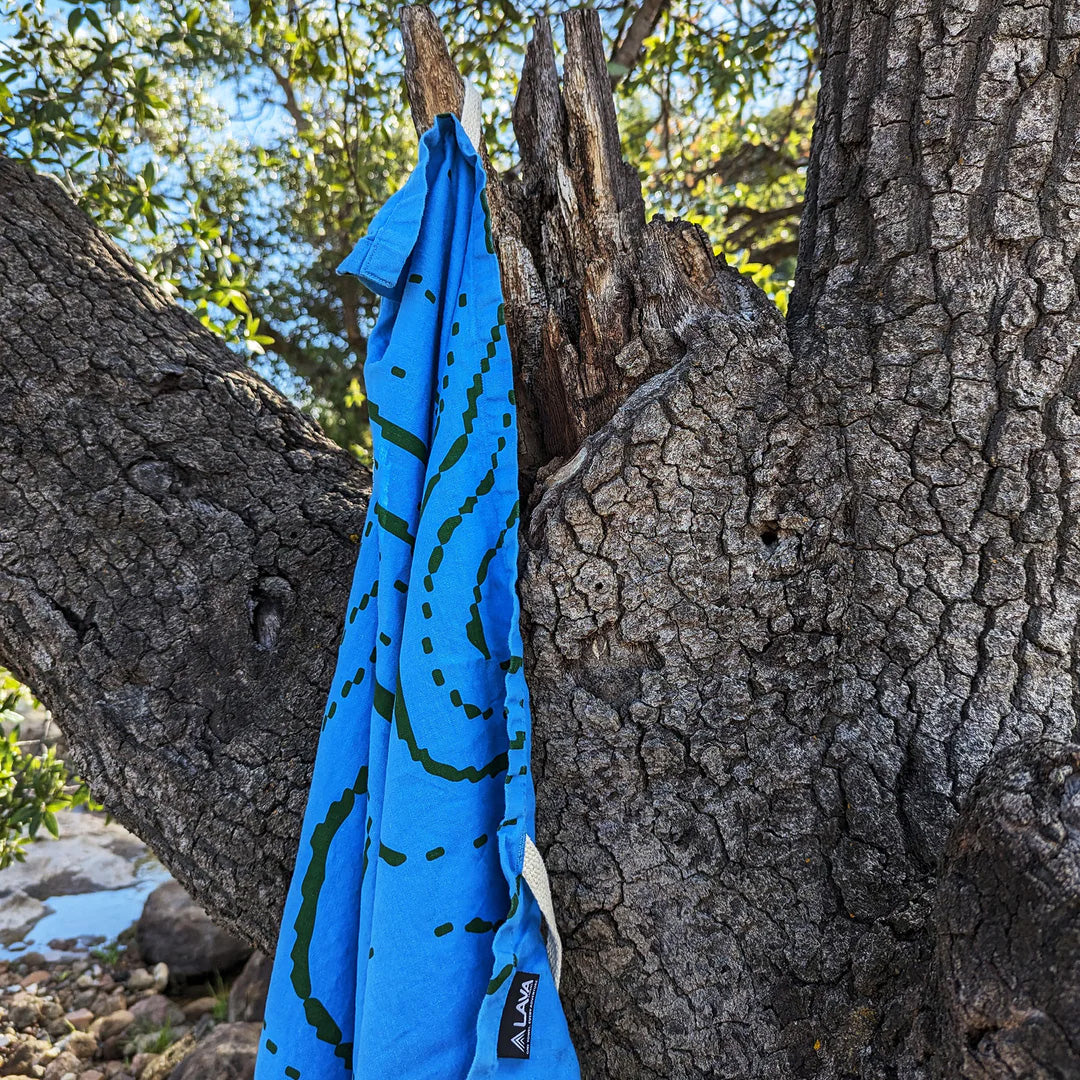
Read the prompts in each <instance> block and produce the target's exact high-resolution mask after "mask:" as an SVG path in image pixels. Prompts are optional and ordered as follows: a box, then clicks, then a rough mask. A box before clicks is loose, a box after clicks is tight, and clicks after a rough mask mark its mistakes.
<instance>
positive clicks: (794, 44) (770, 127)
mask: <svg viewBox="0 0 1080 1080" xmlns="http://www.w3.org/2000/svg"><path fill="white" fill-rule="evenodd" d="M434 7H435V10H436V13H437V15H438V16H439V18H440V20H441V22H442V25H443V26H444V27H445V28H446V29H447V31H448V37H449V38H450V40H451V45H452V48H453V50H454V52H455V60H456V61H457V63H458V64H459V67H460V68H461V70H462V71H464V72H466V73H467V74H468V75H469V77H470V78H471V79H472V80H473V82H474V83H475V84H476V85H477V86H478V88H479V89H480V90H481V92H482V93H483V94H484V96H485V98H486V102H487V104H486V108H485V113H486V117H487V119H488V122H489V125H490V127H489V130H488V138H489V142H490V149H491V151H492V153H493V157H494V159H495V160H496V162H497V164H499V165H500V166H501V167H507V166H509V165H511V164H512V161H513V132H512V130H511V127H510V123H509V115H510V104H511V101H512V98H513V93H514V91H515V87H516V79H517V75H518V70H519V67H520V56H521V54H522V52H523V50H524V46H525V42H526V41H527V38H528V33H529V27H530V23H531V21H532V20H533V19H534V18H535V17H536V15H537V14H540V13H543V12H547V13H550V11H549V9H547V8H546V7H544V6H543V5H536V4H518V5H515V4H513V3H510V2H507V0H480V2H478V3H473V4H469V5H463V6H462V5H454V4H450V3H446V2H443V3H437V4H435V5H434ZM603 20H604V27H605V31H606V33H607V35H608V37H609V41H610V47H611V53H610V55H611V57H612V60H611V63H610V72H611V78H612V82H613V83H614V84H616V86H617V95H616V96H617V101H618V105H619V108H620V113H621V116H620V119H621V125H622V130H623V133H624V142H625V153H626V156H627V158H628V160H630V161H633V162H637V163H638V164H639V167H640V171H641V175H642V180H643V183H644V188H645V192H646V198H647V199H648V202H649V205H650V208H651V209H652V210H654V211H657V212H665V213H677V214H680V215H682V216H684V217H688V218H689V219H690V220H694V221H697V222H699V223H700V224H701V225H702V226H704V227H705V228H706V230H707V231H708V232H709V233H710V235H711V236H712V237H713V239H714V240H715V241H716V243H717V245H718V249H720V248H722V249H723V250H724V251H725V253H726V254H727V255H728V258H729V259H730V260H731V261H733V262H734V263H736V265H738V266H739V267H740V268H741V269H742V270H744V271H745V272H748V273H751V274H753V275H754V277H755V279H756V280H758V281H759V282H761V283H763V284H765V285H766V287H767V288H768V289H769V290H770V291H771V292H772V293H773V294H774V296H775V298H776V299H777V301H778V302H779V303H780V304H781V305H783V303H784V302H785V299H786V288H787V284H788V282H789V280H790V278H791V276H792V272H793V265H794V252H795V246H796V243H797V222H798V214H799V210H800V208H801V193H802V184H803V165H804V162H805V160H806V157H807V153H808V136H809V127H810V118H811V106H812V70H813V63H812V61H813V43H814V37H813V27H812V22H811V17H810V15H809V13H808V10H807V9H806V8H804V7H803V6H801V5H799V4H797V3H794V2H792V0H749V2H743V0H729V2H726V3H724V4H720V5H714V4H712V3H709V2H707V0H671V2H660V3H653V4H648V3H646V4H642V5H640V6H639V5H634V4H629V5H626V6H623V5H611V6H609V7H608V8H606V9H605V10H604V12H603ZM0 26H3V27H4V30H5V32H4V34H3V35H2V42H3V43H2V44H0V138H2V144H0V145H2V147H3V150H4V152H5V153H7V154H8V155H9V156H14V157H18V158H23V159H26V160H27V161H29V162H31V163H32V164H33V165H34V166H35V167H36V168H38V169H39V170H43V171H48V172H51V173H53V174H55V175H56V176H57V177H58V179H59V180H60V181H61V183H62V184H63V185H64V186H65V188H66V189H67V190H68V191H69V192H70V193H71V194H72V195H73V196H75V197H76V198H77V199H78V200H79V201H80V202H81V203H82V205H83V206H84V207H85V208H86V210H87V211H88V212H89V213H90V214H91V215H92V217H93V218H94V219H95V220H96V221H97V222H98V223H99V224H100V225H102V226H103V227H104V228H106V229H107V230H108V231H109V232H111V233H112V234H113V235H114V236H116V237H117V238H118V239H119V240H120V241H121V242H122V243H123V245H124V246H125V247H126V248H127V249H128V250H129V251H130V252H131V254H132V255H133V257H134V258H135V259H136V260H137V261H138V262H139V263H140V264H141V265H142V266H143V267H144V268H145V269H146V271H147V272H148V273H149V274H150V275H151V277H153V278H154V279H155V280H157V281H158V282H159V283H160V284H163V285H165V286H166V287H167V288H168V289H169V290H171V291H172V292H173V294H174V295H175V296H176V297H177V298H178V299H180V300H181V301H182V302H183V303H185V304H187V305H188V306H190V307H191V309H192V310H193V311H194V312H195V313H196V314H197V315H198V317H199V318H200V319H201V320H202V321H203V322H204V323H205V324H206V325H208V326H210V327H212V328H214V329H215V330H216V331H218V332H219V333H221V334H223V335H225V336H226V337H227V338H228V339H229V340H231V341H232V342H234V343H235V344H236V345H237V347H241V348H246V349H247V350H249V351H250V353H251V354H252V362H253V363H254V364H255V365H257V366H258V368H259V369H260V371H261V372H262V373H263V374H268V375H270V376H271V377H272V378H274V379H275V380H276V381H277V382H278V384H279V385H281V386H283V387H284V388H285V389H286V390H287V391H288V392H289V393H290V394H291V395H292V396H293V397H294V398H295V399H297V400H298V401H300V402H301V404H302V405H304V406H305V407H306V408H307V409H308V410H309V411H311V412H312V413H313V414H314V415H315V416H316V417H317V418H318V419H319V420H320V422H321V423H322V424H323V426H324V428H326V430H327V431H328V433H329V434H330V435H331V436H332V437H334V438H336V439H337V440H339V441H340V442H342V443H343V444H345V445H351V446H353V447H355V448H356V449H357V450H358V451H359V452H360V453H364V452H365V449H364V448H365V444H366V438H367V436H366V413H365V408H364V404H365V399H364V394H363V374H362V372H363V358H364V345H365V341H366V338H367V333H368V330H369V329H370V327H371V325H372V320H373V317H374V313H375V312H374V306H373V301H372V298H371V297H370V296H367V295H365V294H364V293H363V292H362V291H361V290H360V289H359V288H358V287H357V286H356V285H355V284H354V283H353V282H352V281H351V279H346V278H339V277H337V276H336V275H335V273H334V268H335V267H336V265H337V263H338V262H339V261H340V260H341V259H342V258H343V257H344V255H345V254H346V253H347V252H348V250H349V249H350V248H351V246H352V244H353V242H354V241H355V239H356V237H357V236H359V235H360V234H361V233H362V232H363V231H364V229H365V227H366V225H367V223H368V222H369V220H370V218H371V216H372V215H373V213H374V212H375V210H376V209H377V208H378V206H379V205H381V203H382V202H383V201H384V200H385V199H386V197H387V196H388V195H389V194H390V193H391V192H392V191H393V190H394V188H395V187H396V186H397V185H398V184H399V183H400V182H401V181H402V179H403V178H404V176H405V175H406V173H407V171H408V169H409V167H410V164H411V162H412V161H413V160H414V153H415V135H414V133H413V131H412V128H411V125H410V123H409V122H408V117H407V107H406V102H405V96H404V89H403V83H402V72H401V61H400V50H401V44H400V36H399V32H398V29H397V10H396V7H394V6H391V5H380V4H373V3H366V2H362V3H359V4H348V5H346V4H343V3H341V2H340V0H303V2H301V0H270V2H268V0H250V2H249V5H248V6H246V7H245V5H244V4H231V3H226V2H224V0H181V2H175V0H150V2H140V3H134V2H132V0H77V2H71V0H64V2H58V0H0Z"/></svg>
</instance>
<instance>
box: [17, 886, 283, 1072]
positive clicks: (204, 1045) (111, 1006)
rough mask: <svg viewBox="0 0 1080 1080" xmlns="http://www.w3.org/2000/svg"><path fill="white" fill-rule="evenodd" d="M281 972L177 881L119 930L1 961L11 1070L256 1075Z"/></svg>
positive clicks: (162, 888) (153, 896) (53, 944)
mask: <svg viewBox="0 0 1080 1080" xmlns="http://www.w3.org/2000/svg"><path fill="white" fill-rule="evenodd" d="M68 944H69V943H65V942H50V945H51V947H52V950H53V951H63V949H64V947H65V946H66V945H68ZM269 972H270V964H269V962H268V960H267V959H266V957H264V956H263V955H262V954H261V953H255V954H253V955H251V954H250V950H249V949H247V948H246V947H245V946H244V945H242V944H241V943H239V942H237V941H235V940H234V939H232V938H230V937H229V936H228V935H227V934H225V933H224V932H223V931H221V930H219V929H218V928H217V927H216V926H214V925H213V923H211V922H210V920H209V919H208V918H207V917H206V915H205V914H204V913H203V912H202V911H201V910H200V909H199V908H198V907H197V906H196V905H195V904H194V903H193V902H192V901H191V900H190V899H188V897H187V895H186V894H185V893H184V892H183V890H182V889H181V888H180V886H179V885H177V884H176V883H175V882H168V883H166V884H164V885H162V886H160V887H159V888H158V889H156V890H155V891H154V892H153V893H152V894H151V896H150V899H149V900H148V901H147V903H146V907H145V909H144V911H143V915H142V917H141V918H140V920H139V922H138V924H137V925H136V926H135V927H134V928H133V929H132V930H131V931H128V932H127V933H126V934H124V935H122V936H121V939H120V940H119V941H117V942H114V943H111V944H109V945H107V946H105V947H102V948H97V949H95V950H93V951H92V952H91V953H90V954H87V955H84V956H77V955H76V956H68V957H66V958H63V959H59V960H53V961H47V960H46V959H45V957H44V955H43V954H41V953H30V952H28V953H24V954H21V955H19V956H18V958H17V959H9V960H5V961H0V1077H7V1078H9V1080H20V1078H31V1077H32V1078H34V1080H166V1078H167V1077H171V1078H172V1080H250V1078H251V1077H252V1076H253V1075H254V1068H255V1052H256V1048H257V1046H258V1039H259V1032H260V1031H261V1028H262V1023H261V1021H262V1010H263V1003H264V1002H265V998H266V985H267V981H268V979H269Z"/></svg>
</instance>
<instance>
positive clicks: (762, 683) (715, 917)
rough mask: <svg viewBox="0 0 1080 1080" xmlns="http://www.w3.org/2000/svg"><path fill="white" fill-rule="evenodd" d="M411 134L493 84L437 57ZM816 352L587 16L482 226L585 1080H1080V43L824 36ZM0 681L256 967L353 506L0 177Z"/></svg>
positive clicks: (55, 215)
mask: <svg viewBox="0 0 1080 1080" xmlns="http://www.w3.org/2000/svg"><path fill="white" fill-rule="evenodd" d="M404 21H405V33H406V39H407V54H408V66H409V86H410V96H411V100H412V104H413V108H414V114H415V115H416V117H417V121H418V123H419V124H421V125H423V124H424V123H425V122H426V120H427V118H428V117H429V115H430V114H431V113H433V112H437V111H444V110H445V109H452V108H456V107H457V105H458V102H459V101H460V93H461V89H460V82H459V81H458V80H457V77H456V75H455V74H454V73H453V72H452V71H449V70H448V68H447V65H449V56H448V54H447V53H446V50H445V47H444V46H443V44H442V42H441V39H440V38H439V36H438V34H437V33H433V32H432V31H433V29H434V22H433V20H432V19H431V17H430V13H427V12H426V11H425V10H424V9H421V8H414V9H410V10H409V13H407V14H406V17H405V20H404ZM819 22H820V33H821V54H822V88H821V95H820V102H819V115H818V120H817V125H816V128H815V136H814V146H813V153H812V163H811V170H810V177H809V184H808V192H807V201H806V211H805V217H804V222H803V229H802V248H801V252H800V262H799V271H798V282H797V288H796V290H795V294H794V296H793V298H792V307H791V314H790V318H789V319H788V320H787V323H786V324H785V322H784V320H782V319H781V318H780V316H779V314H778V313H777V312H776V310H775V309H774V308H773V307H772V306H771V305H770V304H769V303H768V301H767V300H766V299H765V297H764V296H763V295H762V294H761V293H760V292H759V291H758V290H757V289H756V288H755V287H754V286H753V285H751V284H750V283H749V282H747V281H746V280H745V279H743V278H741V277H739V276H738V275H737V274H735V273H734V272H733V271H730V270H729V269H728V268H727V267H726V266H725V265H724V262H723V260H722V259H717V258H714V256H713V253H712V249H711V245H710V243H709V241H708V240H707V238H706V237H704V236H703V234H702V233H701V232H700V231H699V230H697V229H695V228H693V227H691V226H689V225H686V224H685V223H682V222H678V221H664V220H663V219H660V218H654V219H653V220H651V221H649V222H646V221H645V220H644V213H643V209H642V204H641V199H640V193H639V191H638V190H637V186H636V181H635V180H634V178H633V175H632V172H630V170H629V169H628V168H627V167H626V166H625V164H624V163H623V162H622V161H621V160H620V158H619V155H618V145H619V144H618V139H617V133H616V131H615V117H614V111H613V109H612V108H611V104H610V98H609V96H608V94H609V91H608V85H609V79H608V76H607V73H606V70H605V67H604V58H603V52H602V49H601V45H602V42H601V39H600V35H599V33H598V24H597V21H596V18H595V16H594V15H592V14H591V13H588V12H572V13H570V14H569V15H567V16H566V18H565V37H566V42H567V49H566V54H565V57H564V64H563V72H562V74H561V76H560V73H559V71H558V70H557V67H556V64H555V61H554V56H553V52H552V49H551V37H550V31H549V29H548V27H547V25H546V24H545V23H543V22H541V23H539V24H538V26H537V31H536V34H535V36H534V40H533V42H532V43H531V44H530V47H529V51H528V54H527V59H526V64H525V69H524V71H523V74H522V84H521V91H520V94H519V98H518V101H517V103H516V107H515V111H514V119H515V126H516V130H517V134H518V142H519V147H520V150H521V163H520V166H519V168H518V169H517V170H515V176H510V177H493V178H492V192H491V202H492V213H493V220H494V225H495V237H496V243H497V245H498V248H499V255H500V260H501V263H502V273H503V283H504V289H505V291H506V293H507V304H508V328H509V332H510V334H511V341H512V344H513V347H514V353H515V362H516V364H517V366H518V372H517V375H518V382H519V385H520V387H521V390H522V396H521V401H522V404H521V411H522V434H523V448H522V450H523V464H524V471H525V473H526V487H530V486H532V482H533V480H534V479H535V480H536V483H535V486H534V487H532V491H531V500H530V509H529V514H528V516H527V520H526V524H525V540H526V543H525V545H524V547H525V557H524V567H523V579H522V583H521V592H522V600H523V609H524V621H525V633H526V641H527V647H528V650H529V656H528V661H529V673H530V685H531V687H532V692H533V704H534V711H535V721H536V733H537V737H536V741H535V746H536V755H537V759H538V760H537V762H536V764H537V771H538V777H539V781H538V784H539V786H538V796H539V816H538V821H539V828H540V837H539V842H540V847H541V849H542V850H545V851H546V853H547V858H548V863H549V868H550V870H551V872H552V876H553V887H554V891H555V896H556V903H557V907H558V909H559V911H560V914H561V921H562V924H563V932H564V942H565V944H566V946H567V955H566V964H565V977H564V982H563V990H564V1001H565V1004H566V1008H567V1011H568V1015H569V1017H570V1022H571V1026H572V1030H573V1032H574V1035H575V1040H576V1043H577V1045H578V1048H579V1053H580V1056H581V1060H582V1066H583V1075H584V1076H585V1077H586V1078H587V1080H601V1078H604V1080H606V1078H620V1080H621V1078H624V1077H626V1078H635V1080H637V1078H641V1080H649V1078H661V1077H670V1078H679V1080H681V1078H687V1080H691V1078H694V1080H697V1078H701V1080H704V1078H728V1077H730V1078H736V1077H738V1078H743V1077H753V1078H777V1080H779V1078H788V1077H793V1076H798V1077H802V1076H807V1077H829V1078H837V1080H840V1078H849V1077H860V1078H867V1080H879V1078H880V1080H886V1078H888V1080H892V1078H896V1080H900V1078H904V1080H908V1078H911V1080H921V1078H927V1080H929V1078H935V1077H942V1078H945V1077H955V1076H962V1077H980V1078H983V1077H987V1078H989V1077H993V1078H999V1077H1001V1078H1007V1077H1016V1078H1019V1077H1067V1076H1075V1075H1080V1046H1078V1045H1077V1039H1076V1036H1075V1021H1076V1019H1077V1016H1076V1013H1077V1001H1080V963H1078V961H1077V951H1076V941H1075V937H1076V931H1075V929H1074V923H1075V919H1074V917H1073V916H1074V914H1075V912H1076V906H1077V897H1078V896H1080V862H1078V855H1077V852H1078V850H1080V849H1078V846H1077V843H1078V842H1077V839H1076V830H1077V824H1076V822H1077V811H1076V799H1077V791H1078V790H1080V780H1078V779H1077V777H1078V776H1080V747H1077V746H1076V745H1073V743H1072V742H1071V740H1073V739H1074V738H1075V737H1076V733H1075V728H1076V705H1077V694H1078V691H1080V687H1078V682H1077V648H1078V645H1077V630H1076V626H1077V615H1078V610H1077V608H1078V603H1080V581H1078V569H1077V557H1078V544H1077V528H1078V526H1077V507H1076V505H1075V502H1076V498H1077V493H1076V488H1075V479H1074V474H1075V472H1076V464H1077V461H1078V460H1080V458H1078V452H1080V445H1078V441H1077V440H1078V439H1080V415H1078V414H1077V408H1076V404H1075V400H1076V391H1077V388H1078V387H1077V370H1076V363H1077V342H1078V341H1080V326H1078V325H1077V324H1078V309H1077V296H1076V283H1077V269H1076V267H1077V265H1078V260H1077V255H1078V251H1077V244H1078V237H1080V160H1078V158H1080V145H1078V138H1077V126H1078V122H1080V100H1078V98H1080V79H1078V77H1077V70H1076V47H1077V41H1078V33H1080V7H1078V6H1077V4H1076V3H1075V0H1074V2H1060V3H1055V4H1053V5H1038V4H1030V3H1029V4H1026V5H1023V6H1022V5H1020V4H1018V3H1008V2H1002V0H971V2H967V0H964V2H960V3H956V2H949V0H915V2H912V0H896V2H895V3H892V4H890V5H877V6H874V5H870V4H867V3H865V2H863V0H840V2H834V0H822V4H821V6H820V8H819ZM0 195H2V196H3V201H0V280H3V282H4V284H5V287H4V289H3V291H2V294H0V295H2V299H0V341H2V342H3V349H4V351H3V354H2V355H0V366H2V369H3V371H4V375H5V378H4V382H3V384H2V385H0V405H2V406H3V407H4V415H5V417H7V418H9V419H8V422H7V426H6V427H5V429H4V434H3V436H2V441H0V478H2V486H0V499H2V504H0V530H2V531H0V658H2V659H4V660H5V661H7V662H9V663H11V665H12V666H13V667H14V669H15V670H16V671H17V672H18V673H19V674H20V675H22V676H23V677H24V678H26V679H27V680H28V681H30V682H31V683H32V685H34V686H35V688H37V689H38V690H39V692H40V693H41V694H42V695H43V697H44V698H45V700H46V702H47V703H48V704H49V705H50V706H51V707H52V708H53V709H54V710H55V711H56V712H57V715H58V717H59V720H60V722H61V724H62V725H63V726H64V728H65V730H66V731H67V733H68V736H69V739H70V741H71V744H72V746H73V747H74V748H75V750H76V752H77V754H78V755H79V759H78V760H79V764H80V767H82V768H83V769H84V770H85V771H86V772H87V773H88V774H89V775H90V776H91V778H92V779H94V780H95V782H96V783H97V784H98V785H99V788H101V789H102V790H103V793H104V794H105V795H106V798H107V799H108V800H109V802H110V804H111V805H112V807H113V808H114V809H115V811H116V812H117V814H118V816H120V817H121V819H122V820H124V821H125V822H126V823H128V824H130V825H132V827H134V828H135V829H136V831H139V832H140V833H142V835H144V836H146V837H147V838H148V839H149V840H150V841H151V843H153V844H154V845H155V847H156V848H157V849H158V850H159V852H160V853H161V854H162V856H163V857H164V858H165V859H166V861H167V862H168V863H169V865H170V866H171V867H172V868H173V869H174V871H175V872H176V873H177V874H178V875H179V876H180V877H181V879H182V880H183V881H185V883H187V884H189V886H191V887H192V888H193V889H194V890H195V891H196V893H197V894H198V895H199V896H200V899H202V900H204V901H205V902H207V903H208V905H209V906H210V908H211V910H212V911H213V912H214V913H215V914H216V915H217V916H218V917H221V918H223V919H224V920H225V921H226V922H228V923H229V924H230V925H232V926H234V927H235V928H237V929H240V930H242V931H244V932H246V933H247V934H248V935H249V936H251V937H252V938H253V939H254V940H256V941H258V942H259V943H260V944H262V945H263V946H264V947H265V946H268V945H271V944H272V941H273V936H274V932H275V929H276V917H277V912H278V911H279V910H280V902H281V899H282V897H283V892H284V887H285V884H286V880H287V874H288V866H289V861H290V857H291V845H292V844H293V843H294V842H295V835H296V832H297V831H298V828H299V814H300V811H301V808H302V803H303V787H302V785H303V783H304V781H305V780H306V769H307V767H308V764H309V763H310V760H311V758H312V754H313V749H314V740H315V735H316V724H317V717H318V714H319V711H320V708H321V704H322V698H323V696H324V693H325V686H326V684H327V682H328V680H329V676H330V665H331V663H332V654H333V649H334V645H335V642H336V637H337V631H338V623H339V621H340V615H341V612H342V611H343V610H344V598H345V590H346V586H347V578H348V575H349V571H350V570H351V564H352V556H353V554H354V548H353V547H352V546H351V545H352V534H353V533H354V532H355V531H356V524H357V522H358V521H359V520H360V515H361V514H362V511H363V501H364V497H365V492H366V480H367V478H366V475H365V474H364V472H363V470H362V469H360V468H359V467H358V466H356V465H355V464H354V463H352V462H351V461H350V460H349V459H348V458H347V457H346V456H345V455H344V454H342V453H341V452H339V451H336V450H335V449H334V448H333V447H331V446H329V444H327V442H326V440H325V439H323V438H322V437H321V435H320V434H319V433H318V432H317V431H316V430H315V429H313V428H312V427H311V426H310V425H309V424H307V423H306V422H305V421H304V420H303V419H302V418H301V417H299V416H298V415H297V414H296V413H295V412H294V411H293V410H292V409H290V408H289V406H288V405H287V404H285V403H284V402H282V401H281V399H280V398H279V397H278V396H277V395H276V394H274V392H273V391H272V390H270V389H269V388H267V387H266V386H264V385H263V384H261V383H260V382H259V381H258V380H257V379H255V378H253V377H252V376H251V375H250V373H248V372H246V371H245V370H244V369H243V367H242V366H240V365H239V364H237V363H236V362H235V360H233V359H232V358H231V357H230V356H229V354H228V353H227V352H225V351H224V350H223V349H221V348H220V347H219V346H217V345H216V344H215V343H214V342H213V341H212V340H211V339H209V338H208V337H207V335H206V334H205V333H204V332H203V331H202V330H201V329H200V328H199V327H198V326H197V325H196V324H195V323H194V322H193V321H192V320H190V319H189V318H187V317H186V316H184V315H182V314H180V313H179V312H177V311H175V310H174V309H172V308H170V307H169V306H168V305H167V304H166V303H165V302H164V301H163V300H162V299H161V298H160V297H158V296H156V295H155V294H154V293H153V290H151V289H150V288H149V287H148V286H146V284H145V283H144V282H142V280H141V279H139V278H138V276H137V275H136V274H135V272H134V271H133V270H132V268H131V267H130V265H129V264H128V263H127V262H126V260H124V259H123V258H122V257H121V256H120V255H119V254H118V253H117V252H116V251H115V249H114V248H113V247H112V246H111V245H110V244H109V243H108V242H107V241H105V240H104V239H102V238H101V237H100V236H99V235H97V234H96V233H94V232H93V230H92V229H90V228H89V227H88V226H87V225H86V223H85V222H84V221H83V220H82V219H81V218H80V217H79V216H78V215H77V214H76V213H75V212H74V211H72V210H71V208H70V207H69V206H68V205H67V204H66V203H65V201H64V200H63V199H62V197H61V196H60V195H59V193H58V192H57V190H56V189H55V188H53V187H52V186H51V185H50V184H49V183H48V182H47V181H41V180H31V179H29V178H27V177H26V176H25V174H23V173H21V172H19V171H18V170H16V169H12V168H10V167H5V168H4V171H3V172H2V173H0Z"/></svg>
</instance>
